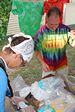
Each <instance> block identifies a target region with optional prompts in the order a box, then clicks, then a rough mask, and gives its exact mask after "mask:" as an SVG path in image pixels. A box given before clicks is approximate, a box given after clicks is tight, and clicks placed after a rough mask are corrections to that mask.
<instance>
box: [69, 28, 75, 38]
mask: <svg viewBox="0 0 75 112" xmlns="http://www.w3.org/2000/svg"><path fill="white" fill-rule="evenodd" d="M69 36H71V37H72V39H75V30H71V31H70V32H69Z"/></svg>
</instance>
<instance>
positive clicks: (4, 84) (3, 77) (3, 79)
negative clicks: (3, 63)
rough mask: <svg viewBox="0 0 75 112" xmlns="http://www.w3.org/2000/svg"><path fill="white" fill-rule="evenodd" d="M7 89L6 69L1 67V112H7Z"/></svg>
mask: <svg viewBox="0 0 75 112" xmlns="http://www.w3.org/2000/svg"><path fill="white" fill-rule="evenodd" d="M6 90H7V76H6V74H5V72H4V70H3V69H2V68H1V67H0V112H5V110H4V108H5V107H4V105H5V96H6Z"/></svg>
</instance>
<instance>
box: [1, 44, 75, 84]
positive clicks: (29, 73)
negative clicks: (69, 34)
mask: <svg viewBox="0 0 75 112" xmlns="http://www.w3.org/2000/svg"><path fill="white" fill-rule="evenodd" d="M4 43H5V42H2V44H0V50H1V48H2V47H3V45H4ZM67 57H68V65H69V74H71V75H75V48H72V47H70V46H68V47H67ZM18 74H20V75H21V76H22V77H23V79H24V80H25V81H26V83H28V84H31V83H33V82H34V81H36V80H39V79H40V78H41V74H42V68H41V64H40V63H39V61H38V60H37V59H36V57H35V56H33V58H32V60H31V61H30V62H29V63H28V64H26V66H25V67H23V68H20V69H17V70H14V71H11V72H9V75H10V77H11V76H12V77H13V78H14V77H16V76H17V75H18Z"/></svg>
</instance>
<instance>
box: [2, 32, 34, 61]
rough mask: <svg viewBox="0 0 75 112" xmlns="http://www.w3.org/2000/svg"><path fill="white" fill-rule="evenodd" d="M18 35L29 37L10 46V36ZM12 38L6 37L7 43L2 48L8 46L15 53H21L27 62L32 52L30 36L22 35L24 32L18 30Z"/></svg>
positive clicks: (32, 44)
mask: <svg viewBox="0 0 75 112" xmlns="http://www.w3.org/2000/svg"><path fill="white" fill-rule="evenodd" d="M19 36H23V37H25V38H29V39H28V40H25V41H23V42H21V43H20V44H18V45H16V46H11V42H12V38H15V37H19ZM12 38H11V37H9V38H8V41H9V44H8V45H6V46H4V48H3V50H4V49H5V48H6V47H10V48H11V49H12V50H13V51H14V52H15V53H18V54H21V55H22V56H23V59H24V60H25V61H27V62H29V61H30V60H31V58H32V56H33V52H34V41H33V39H32V37H31V36H30V35H24V33H21V32H20V33H18V34H15V35H14V36H13V37H12Z"/></svg>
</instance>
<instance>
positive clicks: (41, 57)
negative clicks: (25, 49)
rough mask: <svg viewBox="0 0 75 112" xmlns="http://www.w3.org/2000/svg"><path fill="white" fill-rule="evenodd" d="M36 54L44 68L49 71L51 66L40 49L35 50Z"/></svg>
mask: <svg viewBox="0 0 75 112" xmlns="http://www.w3.org/2000/svg"><path fill="white" fill-rule="evenodd" d="M35 55H36V57H37V58H38V60H39V61H40V63H41V64H42V68H43V70H44V71H46V72H47V71H48V70H49V66H48V65H47V64H46V63H45V62H44V60H43V56H42V54H41V53H40V52H39V51H35Z"/></svg>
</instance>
